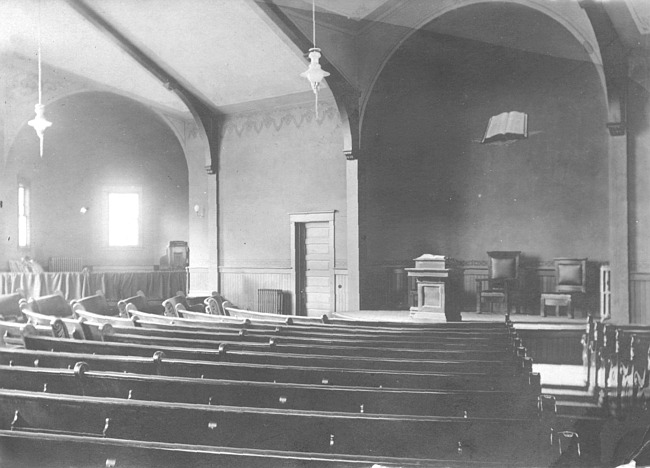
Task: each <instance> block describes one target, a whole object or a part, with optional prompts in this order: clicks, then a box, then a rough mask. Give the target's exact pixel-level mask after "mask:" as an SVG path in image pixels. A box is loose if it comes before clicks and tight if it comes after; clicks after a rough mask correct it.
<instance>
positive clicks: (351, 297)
mask: <svg viewBox="0 0 650 468" xmlns="http://www.w3.org/2000/svg"><path fill="white" fill-rule="evenodd" d="M343 154H345V159H346V160H347V161H346V164H345V168H346V170H345V181H346V200H347V216H348V219H347V238H348V240H347V256H348V310H359V308H360V300H359V297H360V292H359V161H358V159H357V156H358V155H357V154H355V153H354V152H353V151H352V150H346V151H344V152H343Z"/></svg>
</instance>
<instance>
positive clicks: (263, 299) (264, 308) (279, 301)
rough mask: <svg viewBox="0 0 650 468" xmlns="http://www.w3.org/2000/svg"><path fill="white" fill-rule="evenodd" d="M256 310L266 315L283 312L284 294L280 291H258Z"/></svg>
mask: <svg viewBox="0 0 650 468" xmlns="http://www.w3.org/2000/svg"><path fill="white" fill-rule="evenodd" d="M257 310H258V311H259V312H266V313H268V314H280V315H282V313H283V312H284V292H283V291H282V290H281V289H258V290H257Z"/></svg>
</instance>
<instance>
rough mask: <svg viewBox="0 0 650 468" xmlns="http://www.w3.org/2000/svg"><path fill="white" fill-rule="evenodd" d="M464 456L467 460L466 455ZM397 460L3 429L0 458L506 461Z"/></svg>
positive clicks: (125, 462)
mask: <svg viewBox="0 0 650 468" xmlns="http://www.w3.org/2000/svg"><path fill="white" fill-rule="evenodd" d="M463 458H465V459H463ZM466 458H467V457H457V458H455V459H453V460H443V459H417V458H394V457H377V456H372V455H369V456H359V455H340V454H323V453H318V454H317V453H309V452H292V451H281V450H258V449H239V448H231V447H223V446H221V447H216V446H205V445H190V444H178V443H165V442H148V441H139V440H135V441H131V440H122V439H114V438H107V437H103V436H101V437H94V436H79V435H69V434H56V433H54V434H53V433H48V432H37V431H34V432H26V431H20V430H16V431H11V430H1V429H0V459H1V460H3V461H4V462H5V463H6V464H7V466H11V467H12V468H70V467H71V466H75V467H84V468H106V467H109V468H110V467H119V468H179V467H192V468H214V467H221V466H223V467H228V468H288V467H290V468H332V467H337V468H368V467H370V466H376V467H420V468H422V467H425V466H426V467H430V468H436V467H438V468H442V467H447V468H448V467H464V468H474V467H486V468H489V467H494V468H497V467H498V468H503V467H504V466H507V465H504V463H503V462H496V463H492V462H486V461H478V462H476V461H472V460H468V459H466Z"/></svg>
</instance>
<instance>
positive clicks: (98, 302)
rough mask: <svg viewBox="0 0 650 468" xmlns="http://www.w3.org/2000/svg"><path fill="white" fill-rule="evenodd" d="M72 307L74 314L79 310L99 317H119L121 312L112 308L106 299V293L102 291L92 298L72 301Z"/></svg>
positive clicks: (87, 297)
mask: <svg viewBox="0 0 650 468" xmlns="http://www.w3.org/2000/svg"><path fill="white" fill-rule="evenodd" d="M70 306H71V307H72V311H73V312H75V311H77V310H79V311H86V312H91V313H93V314H97V315H107V316H112V315H117V314H118V312H119V311H118V309H117V307H114V308H112V307H111V306H110V305H109V304H108V301H107V300H106V297H105V296H104V293H103V292H102V291H101V290H98V291H97V292H96V293H95V294H93V295H92V296H86V297H82V298H80V299H73V300H72V301H70Z"/></svg>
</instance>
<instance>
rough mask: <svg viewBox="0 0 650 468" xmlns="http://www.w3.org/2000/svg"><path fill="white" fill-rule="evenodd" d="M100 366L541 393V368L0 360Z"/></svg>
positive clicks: (53, 356) (49, 355)
mask: <svg viewBox="0 0 650 468" xmlns="http://www.w3.org/2000/svg"><path fill="white" fill-rule="evenodd" d="M80 361H83V362H86V363H87V364H88V365H90V367H91V369H95V370H99V371H112V372H128V373H134V374H150V375H165V376H170V377H190V378H205V379H227V380H247V381H255V382H284V383H301V384H306V385H335V386H353V387H371V388H382V389H383V388H401V389H422V390H430V389H437V390H463V389H477V390H486V391H499V390H508V391H516V392H519V393H532V394H535V395H539V393H540V379H539V374H536V373H533V372H530V371H529V372H526V373H524V374H523V375H520V376H510V377H507V376H503V375H494V374H492V373H490V372H485V371H484V372H413V371H404V370H367V369H350V368H339V367H317V366H285V365H272V364H247V363H244V364H241V363H233V362H217V361H201V360H197V359H175V358H170V357H168V356H166V355H165V353H164V352H161V351H155V352H153V353H152V354H149V355H146V356H134V355H130V356H125V355H119V354H116V355H106V354H103V355H102V354H92V352H85V353H81V352H71V351H58V352H51V351H50V349H46V350H34V349H16V348H0V364H3V365H15V366H24V367H29V366H34V363H38V367H51V368H62V369H65V368H69V369H72V368H74V366H75V365H76V364H77V363H78V362H80Z"/></svg>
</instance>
